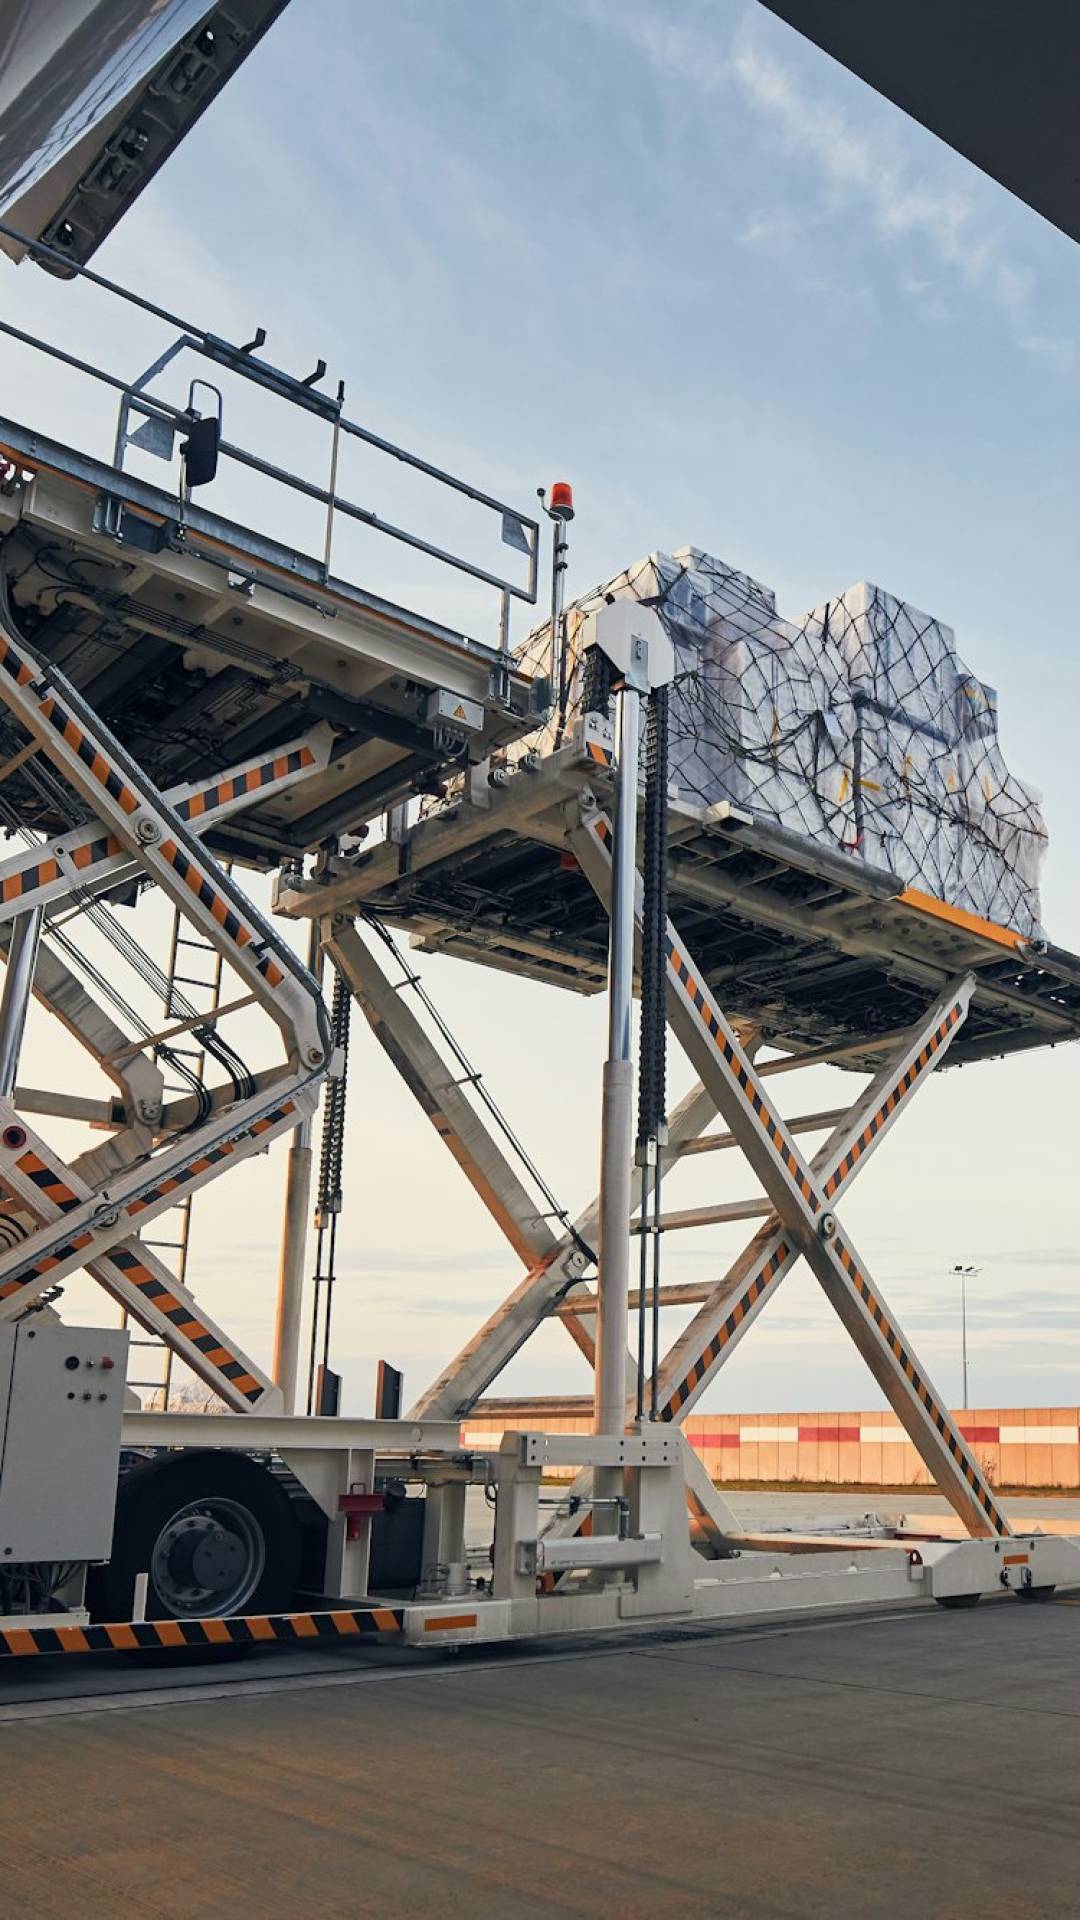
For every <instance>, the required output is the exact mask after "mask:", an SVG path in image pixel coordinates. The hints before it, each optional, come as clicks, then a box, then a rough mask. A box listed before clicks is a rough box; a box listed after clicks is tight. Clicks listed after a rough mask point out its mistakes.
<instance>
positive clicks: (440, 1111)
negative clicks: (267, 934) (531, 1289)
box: [323, 920, 558, 1268]
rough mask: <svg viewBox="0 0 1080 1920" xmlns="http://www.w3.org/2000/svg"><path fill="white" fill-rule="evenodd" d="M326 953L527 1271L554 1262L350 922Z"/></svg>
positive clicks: (529, 1208) (497, 1154) (338, 926)
mask: <svg viewBox="0 0 1080 1920" xmlns="http://www.w3.org/2000/svg"><path fill="white" fill-rule="evenodd" d="M325 925H328V927H329V931H328V933H326V937H325V938H324V942H323V944H324V947H325V950H326V952H327V953H328V954H329V956H330V958H331V960H332V961H333V963H334V966H335V967H336V968H337V970H338V972H339V973H340V975H341V977H342V979H343V980H344V981H345V983H346V985H347V986H348V988H349V990H350V992H351V993H352V995H353V998H354V999H355V1001H356V1003H357V1006H358V1007H359V1008H360V1011H361V1013H362V1014H363V1015H364V1018H365V1019H366V1021H367V1023H368V1025H369V1026H370V1028H371V1030H372V1032H373V1034H374V1035H375V1038H376V1040H377V1041H378V1042H379V1045H380V1046H381V1047H382V1049H383V1052H384V1053H385V1054H386V1055H387V1057H388V1059H389V1060H390V1061H391V1062H392V1063H393V1065H394V1066H395V1067H396V1068H397V1070H398V1073H399V1074H400V1075H401V1078H402V1079H403V1081H404V1082H405V1085H406V1086H407V1087H408V1089H409V1092H410V1093H411V1094H412V1096H413V1098H414V1100H415V1101H416V1102H417V1104H418V1106H419V1107H420V1109H421V1111H422V1112H423V1113H424V1114H425V1116H426V1117H427V1119H428V1120H429V1121H430V1122H431V1125H432V1126H433V1127H434V1129H435V1131H436V1133H437V1134H438V1136H439V1138H440V1140H442V1142H443V1144H444V1146H446V1147H447V1148H448V1149H449V1151H450V1152H451V1154H452V1155H453V1157H454V1159H455V1160H456V1161H457V1163H458V1166H459V1167H460V1168H461V1171H462V1172H463V1174H464V1175H465V1178H466V1180H467V1181H468V1182H469V1185H470V1186H471V1187H472V1188H473V1191H474V1192H475V1193H477V1194H478V1195H479V1197H480V1199H481V1200H482V1201H483V1203H484V1205H485V1207H486V1208H487V1210H488V1212H489V1213H490V1215H491V1217H492V1219H493V1220H494V1221H495V1223H496V1225H497V1226H498V1227H500V1228H501V1230H502V1232H503V1234H504V1235H505V1236H506V1239H507V1240H508V1241H509V1243H510V1245H511V1246H512V1247H513V1249H514V1252H515V1253H516V1254H517V1256H518V1258H519V1260H521V1261H522V1263H523V1264H524V1265H525V1266H527V1267H530V1268H532V1267H534V1266H537V1265H539V1264H541V1263H542V1262H545V1261H550V1260H551V1259H552V1257H553V1255H554V1253H555V1250H556V1247H557V1246H558V1240H557V1237H556V1235H555V1234H554V1232H553V1231H552V1229H551V1227H550V1226H549V1225H548V1223H547V1221H546V1220H545V1219H543V1217H542V1216H541V1214H540V1213H539V1212H538V1210H537V1205H536V1201H535V1200H534V1199H533V1197H532V1196H531V1195H530V1194H529V1192H528V1190H527V1189H526V1188H525V1186H524V1185H523V1184H522V1182H521V1180H520V1179H519V1178H518V1175H517V1173H516V1172H515V1170H514V1168H513V1167H512V1166H511V1165H510V1162H509V1161H508V1160H507V1158H506V1155H505V1154H504V1153H503V1150H502V1148H501V1147H500V1146H499V1145H498V1144H497V1142H496V1141H495V1140H494V1139H493V1137H492V1135H491V1133H490V1132H489V1131H488V1128H487V1127H486V1126H485V1124H484V1122H483V1120H482V1119H481V1118H480V1115H479V1114H478V1113H477V1112H476V1110H475V1108H474V1107H473V1106H472V1105H471V1104H470V1102H469V1101H468V1099H467V1098H466V1096H465V1093H464V1091H463V1089H462V1087H461V1085H460V1084H459V1076H457V1075H455V1073H454V1072H453V1070H452V1069H451V1068H450V1067H448V1066H447V1064H446V1062H445V1060H443V1059H442V1057H441V1055H440V1054H439V1052H438V1049H437V1048H436V1047H435V1046H434V1045H433V1044H432V1042H431V1041H430V1040H429V1039H428V1036H427V1034H426V1033H425V1032H424V1029H423V1027H422V1026H421V1024H420V1022H419V1020H418V1019H417V1017H416V1015H415V1014H414V1013H413V1011H412V1008H411V1007H409V1006H407V1005H406V1004H405V999H404V996H403V994H402V993H401V992H399V991H398V990H397V989H396V988H395V987H394V985H393V983H392V982H391V981H390V980H389V979H388V978H387V976H386V974H385V973H384V972H383V970H382V967H381V966H380V965H379V963H378V961H377V960H376V958H375V956H374V954H373V953H372V952H371V949H370V948H369V947H368V946H366V945H365V943H364V941H363V940H361V938H360V935H359V933H358V932H357V930H356V928H355V927H354V926H353V925H352V924H351V922H348V921H340V920H335V921H332V922H329V923H325Z"/></svg>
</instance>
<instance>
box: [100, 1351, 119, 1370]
mask: <svg viewBox="0 0 1080 1920" xmlns="http://www.w3.org/2000/svg"><path fill="white" fill-rule="evenodd" d="M98 1365H99V1366H100V1368H101V1371H102V1373H111V1372H112V1370H113V1368H114V1367H115V1365H116V1361H115V1360H114V1359H113V1357H112V1354H111V1353H103V1354H102V1356H101V1359H100V1360H99V1362H98Z"/></svg>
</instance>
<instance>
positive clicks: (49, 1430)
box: [0, 1314, 128, 1562]
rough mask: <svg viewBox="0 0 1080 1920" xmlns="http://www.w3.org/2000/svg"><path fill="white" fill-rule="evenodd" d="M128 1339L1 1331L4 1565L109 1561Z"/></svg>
mask: <svg viewBox="0 0 1080 1920" xmlns="http://www.w3.org/2000/svg"><path fill="white" fill-rule="evenodd" d="M127 1350H128V1336H127V1334H126V1333H124V1332H121V1330H120V1329H119V1328H117V1327H109V1328H107V1329H102V1328H100V1327H65V1326H62V1325H61V1324H60V1323H59V1322H58V1321H56V1320H51V1319H49V1318H47V1317H46V1316H45V1315H44V1314H31V1315H30V1316H29V1317H28V1318H27V1319H25V1320H19V1321H16V1322H11V1321H8V1322H6V1323H5V1324H3V1325H0V1560H2V1561H6V1562H16V1561H27V1560H53V1561H56V1560H107V1559H108V1557H109V1554H110V1552H111V1550H112V1530H113V1509H114V1507H115V1504H116V1481H117V1472H118V1467H119V1461H120V1422H121V1419H122V1416H123V1411H124V1380H125V1377H126V1373H127Z"/></svg>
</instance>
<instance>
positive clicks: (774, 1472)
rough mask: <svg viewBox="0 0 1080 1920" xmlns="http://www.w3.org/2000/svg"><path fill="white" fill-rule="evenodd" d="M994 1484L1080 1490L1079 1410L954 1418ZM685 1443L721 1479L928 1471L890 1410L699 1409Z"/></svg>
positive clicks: (885, 1476) (575, 1425)
mask: <svg viewBox="0 0 1080 1920" xmlns="http://www.w3.org/2000/svg"><path fill="white" fill-rule="evenodd" d="M954 1418H955V1419H956V1420H957V1422H958V1424H959V1427H960V1431H961V1433H962V1434H963V1435H964V1438H965V1439H966V1440H967V1442H968V1444H969V1446H970V1447H971V1449H972V1451H973V1453H974V1454H975V1456H976V1458H977V1459H978V1461H979V1464H980V1466H981V1467H982V1469H983V1471H984V1473H986V1475H987V1477H988V1478H989V1480H990V1483H991V1485H993V1486H998V1487H1080V1408H1077V1407H1001V1408H998V1407H993V1408H977V1409H972V1410H969V1411H963V1412H956V1413H954ZM505 1424H506V1422H505V1420H503V1419H499V1418H495V1417H490V1416H485V1417H483V1418H479V1417H476V1416H473V1417H471V1418H470V1419H469V1420H467V1421H466V1422H465V1423H464V1425H463V1428H462V1438H463V1441H464V1443H465V1444H467V1445H468V1444H473V1445H476V1444H482V1445H486V1446H490V1445H491V1444H492V1442H493V1440H494V1443H495V1444H496V1445H497V1444H498V1436H499V1434H500V1433H501V1431H502V1429H503V1427H504V1425H505ZM515 1424H517V1425H520V1426H528V1425H533V1426H538V1427H540V1426H545V1427H549V1428H551V1429H553V1430H554V1431H556V1432H562V1433H587V1432H589V1431H590V1430H591V1426H592V1422H591V1419H589V1418H588V1417H587V1416H586V1417H582V1418H580V1419H568V1418H560V1419H547V1418H537V1419H534V1420H532V1421H527V1420H520V1421H518V1422H516V1423H515ZM683 1430H684V1432H685V1433H686V1436H687V1439H688V1440H689V1441H690V1443H691V1445H692V1446H693V1447H694V1448H695V1449H696V1451H697V1452H698V1453H699V1454H700V1455H701V1458H702V1460H703V1461H704V1463H705V1466H706V1467H707V1469H708V1471H709V1473H710V1474H711V1475H712V1478H713V1479H714V1480H716V1481H720V1482H724V1481H727V1482H732V1483H733V1482H737V1481H751V1482H752V1481H763V1480H764V1481H778V1482H780V1483H781V1484H784V1485H787V1484H796V1485H797V1484H798V1483H799V1482H800V1481H802V1482H804V1483H805V1484H806V1485H808V1486H858V1487H919V1486H928V1485H929V1484H930V1475H929V1474H928V1473H927V1471H926V1468H925V1467H924V1466H923V1463H922V1461H921V1460H920V1459H919V1456H918V1454H917V1453H916V1451H915V1449H914V1447H913V1446H912V1445H911V1442H910V1441H909V1440H908V1438H907V1436H906V1434H905V1433H904V1430H903V1428H902V1427H901V1425H900V1422H899V1421H898V1420H897V1418H896V1415H895V1414H893V1413H702V1414H691V1415H690V1416H689V1418H688V1419H687V1420H685V1421H684V1422H683Z"/></svg>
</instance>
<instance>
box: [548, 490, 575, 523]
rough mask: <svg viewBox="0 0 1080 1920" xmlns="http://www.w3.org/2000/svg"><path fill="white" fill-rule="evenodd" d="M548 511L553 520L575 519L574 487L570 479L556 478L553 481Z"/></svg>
mask: <svg viewBox="0 0 1080 1920" xmlns="http://www.w3.org/2000/svg"><path fill="white" fill-rule="evenodd" d="M548 512H549V513H550V515H551V517H552V519H553V520H572V519H573V517H574V489H573V487H572V486H571V485H570V482H569V480H556V481H554V482H553V483H552V488H551V499H550V500H549V502H548Z"/></svg>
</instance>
